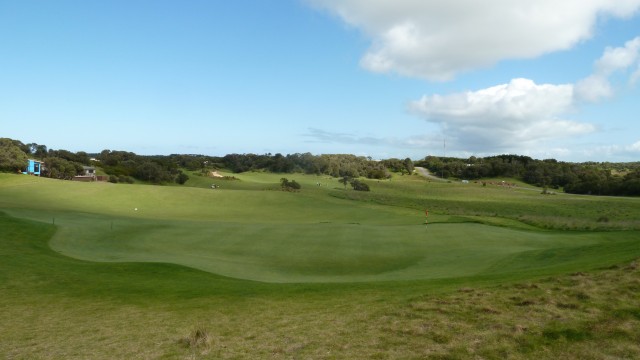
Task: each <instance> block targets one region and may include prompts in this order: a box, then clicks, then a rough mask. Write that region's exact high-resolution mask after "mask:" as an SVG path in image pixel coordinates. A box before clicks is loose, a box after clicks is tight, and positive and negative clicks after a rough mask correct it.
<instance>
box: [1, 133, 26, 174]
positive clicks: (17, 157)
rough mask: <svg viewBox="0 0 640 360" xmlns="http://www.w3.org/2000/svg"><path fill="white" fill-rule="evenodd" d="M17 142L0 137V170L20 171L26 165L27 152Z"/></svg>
mask: <svg viewBox="0 0 640 360" xmlns="http://www.w3.org/2000/svg"><path fill="white" fill-rule="evenodd" d="M18 143H19V144H21V143H20V142H18ZM19 144H16V143H15V142H14V141H13V140H11V139H8V138H0V171H8V172H20V171H23V170H24V169H25V168H26V167H27V160H28V157H27V154H25V152H24V151H23V150H22V149H21V148H20V146H19Z"/></svg>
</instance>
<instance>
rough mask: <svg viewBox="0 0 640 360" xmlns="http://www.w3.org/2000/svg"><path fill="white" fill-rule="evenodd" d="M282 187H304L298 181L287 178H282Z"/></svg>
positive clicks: (286, 188)
mask: <svg viewBox="0 0 640 360" xmlns="http://www.w3.org/2000/svg"><path fill="white" fill-rule="evenodd" d="M280 187H281V188H282V191H298V190H300V188H302V187H301V186H300V184H298V182H297V181H295V180H291V181H289V179H287V178H282V179H280Z"/></svg>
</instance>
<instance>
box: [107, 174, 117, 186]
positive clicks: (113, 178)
mask: <svg viewBox="0 0 640 360" xmlns="http://www.w3.org/2000/svg"><path fill="white" fill-rule="evenodd" d="M118 180H119V179H118V177H117V176H115V175H109V182H110V183H114V184H117V183H118Z"/></svg>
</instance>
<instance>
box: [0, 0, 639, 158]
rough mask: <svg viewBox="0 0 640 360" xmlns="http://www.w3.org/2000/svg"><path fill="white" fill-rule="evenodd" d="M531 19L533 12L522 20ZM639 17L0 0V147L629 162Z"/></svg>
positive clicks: (401, 2) (577, 8)
mask: <svg viewBox="0 0 640 360" xmlns="http://www.w3.org/2000/svg"><path fill="white" fill-rule="evenodd" d="M531 3H535V4H531ZM639 10H640V0H623V1H609V0H566V1H562V2H558V1H555V0H554V1H551V0H539V1H536V2H514V1H505V0H491V1H489V0H487V1H483V2H478V1H475V0H459V1H445V0H433V1H421V0H393V1H391V0H389V1H382V0H378V1H373V0H342V1H338V0H279V1H257V0H237V1H214V0H207V1H205V0H202V1H196V0H191V1H158V0H153V1H152V0H146V1H145V0H133V1H132V0H127V1H118V0H111V1H81V0H77V1H66V0H56V1H45V0H43V1H33V0H0V137H10V138H13V139H18V140H21V141H23V142H25V143H30V142H35V143H39V144H45V145H47V146H49V148H54V149H67V150H71V151H87V152H99V151H101V150H104V149H111V150H127V151H133V152H136V153H139V154H172V153H197V154H207V155H225V154H228V153H234V152H235V153H258V154H262V153H278V152H280V153H283V154H286V153H295V152H312V153H314V154H321V153H352V154H356V155H364V156H371V157H373V158H389V157H399V158H405V157H411V158H413V159H421V158H423V157H425V156H427V155H442V154H443V152H444V149H443V144H444V142H445V141H446V154H447V155H449V156H460V157H467V156H471V155H475V156H487V155H494V154H503V153H516V154H523V155H529V156H532V157H534V158H556V159H559V160H566V161H639V160H640V123H639V122H638V121H637V120H638V114H640V101H638V99H640V90H638V87H639V85H640V54H639V53H640V13H639Z"/></svg>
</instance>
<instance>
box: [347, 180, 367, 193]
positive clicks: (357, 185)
mask: <svg viewBox="0 0 640 360" xmlns="http://www.w3.org/2000/svg"><path fill="white" fill-rule="evenodd" d="M351 187H353V190H356V191H369V185H367V184H366V183H363V182H362V181H360V180H358V179H354V180H352V181H351Z"/></svg>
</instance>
